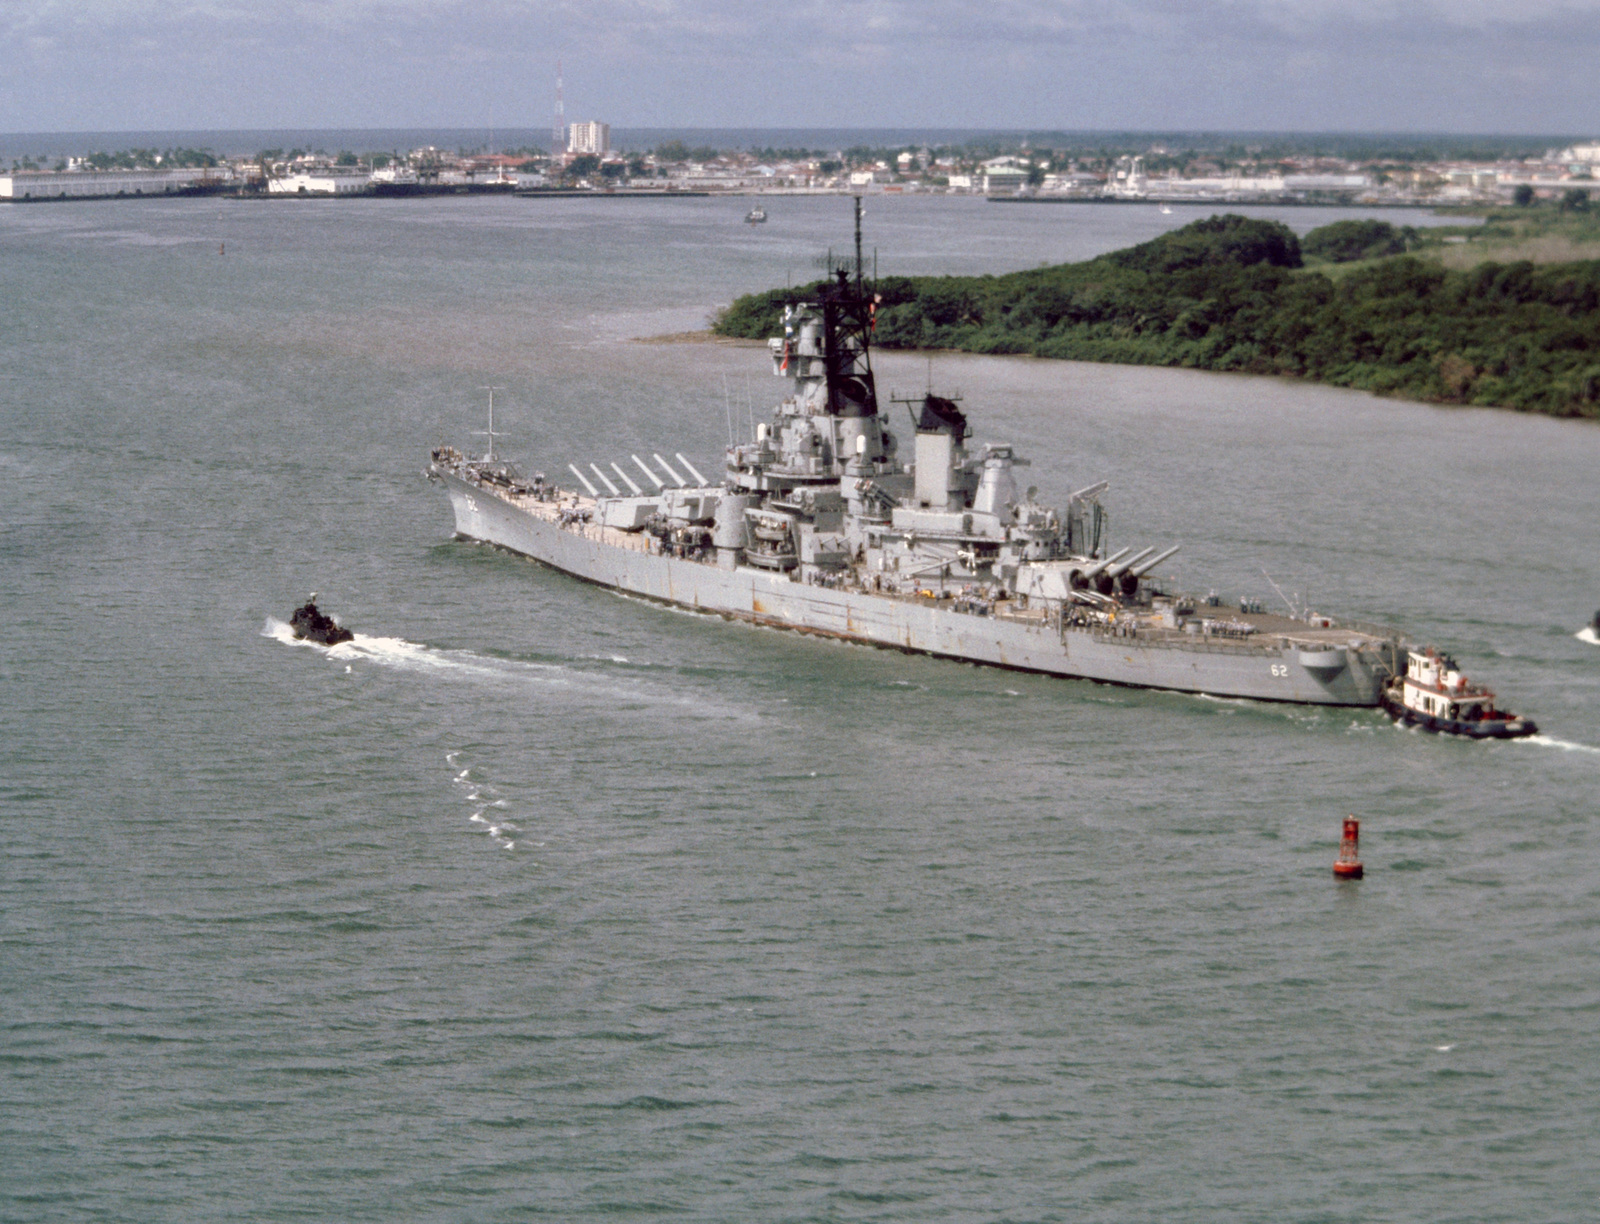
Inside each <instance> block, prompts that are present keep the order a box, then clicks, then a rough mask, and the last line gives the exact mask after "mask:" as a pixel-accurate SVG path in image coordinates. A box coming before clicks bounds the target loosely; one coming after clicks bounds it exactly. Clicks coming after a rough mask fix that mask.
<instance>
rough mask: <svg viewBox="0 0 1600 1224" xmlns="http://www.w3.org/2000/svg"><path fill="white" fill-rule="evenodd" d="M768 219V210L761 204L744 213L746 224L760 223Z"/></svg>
mask: <svg viewBox="0 0 1600 1224" xmlns="http://www.w3.org/2000/svg"><path fill="white" fill-rule="evenodd" d="M766 219H767V210H766V209H764V208H761V207H760V206H757V207H755V208H752V209H751V210H750V211H749V212H747V213H745V215H744V220H745V224H746V225H760V224H761V223H762V222H763V221H765V220H766Z"/></svg>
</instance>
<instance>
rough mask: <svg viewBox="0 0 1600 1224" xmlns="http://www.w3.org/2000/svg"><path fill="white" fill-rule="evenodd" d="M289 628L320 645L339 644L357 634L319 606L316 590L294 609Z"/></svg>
mask: <svg viewBox="0 0 1600 1224" xmlns="http://www.w3.org/2000/svg"><path fill="white" fill-rule="evenodd" d="M289 628H291V629H293V630H294V635H295V637H297V638H300V639H302V640H304V641H307V642H315V643H317V645H319V646H337V645H338V644H339V643H340V642H348V641H351V640H352V639H354V637H355V636H356V635H355V634H353V633H351V632H350V630H348V629H346V628H345V627H344V626H343V625H341V624H340V623H339V622H338V621H336V620H334V619H333V617H331V616H329V615H328V614H327V613H325V612H323V611H322V609H320V608H318V607H317V593H316V592H315V591H312V592H311V598H310V599H308V600H306V602H305V603H303V604H301V605H300V606H299V607H298V608H296V609H295V610H294V615H293V616H291V617H290V618H289Z"/></svg>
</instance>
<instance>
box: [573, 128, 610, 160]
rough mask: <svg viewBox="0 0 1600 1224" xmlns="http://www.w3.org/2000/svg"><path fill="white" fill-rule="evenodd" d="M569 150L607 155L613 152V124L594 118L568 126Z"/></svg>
mask: <svg viewBox="0 0 1600 1224" xmlns="http://www.w3.org/2000/svg"><path fill="white" fill-rule="evenodd" d="M567 152H568V153H576V154H578V155H579V156H582V155H583V154H586V153H587V154H592V155H594V156H596V157H603V156H605V155H606V154H607V153H609V152H611V125H610V124H609V123H596V122H594V121H593V120H590V121H589V122H587V123H574V124H572V125H571V126H570V127H568V128H567Z"/></svg>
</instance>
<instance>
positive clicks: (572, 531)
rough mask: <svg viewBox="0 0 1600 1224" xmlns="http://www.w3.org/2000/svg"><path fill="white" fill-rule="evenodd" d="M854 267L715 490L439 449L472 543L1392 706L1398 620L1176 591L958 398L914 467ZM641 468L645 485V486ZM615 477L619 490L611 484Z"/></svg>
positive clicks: (913, 646)
mask: <svg viewBox="0 0 1600 1224" xmlns="http://www.w3.org/2000/svg"><path fill="white" fill-rule="evenodd" d="M856 246H857V258H856V263H855V269H854V275H853V276H852V275H851V273H850V271H849V270H848V269H845V268H841V269H839V270H837V272H836V273H835V277H834V279H833V280H831V281H830V282H828V283H826V284H825V287H824V288H823V290H822V291H821V292H820V293H819V294H818V300H816V301H814V302H811V303H807V304H803V305H799V306H795V307H791V308H789V310H788V311H787V312H786V314H785V317H784V329H783V330H784V334H783V335H782V336H781V337H777V338H774V339H772V340H771V341H769V350H770V355H771V358H772V362H773V366H774V372H775V373H777V374H779V375H785V376H787V378H788V379H789V389H788V395H787V396H786V397H785V398H784V400H783V402H782V403H780V404H778V405H777V407H776V409H775V410H774V411H773V414H772V419H771V421H770V422H766V423H762V424H760V425H758V426H756V429H755V436H754V438H753V439H752V440H750V441H748V442H745V443H741V444H736V445H731V446H730V447H729V448H728V451H727V456H726V472H725V474H724V476H723V479H722V480H721V481H719V482H716V483H713V482H711V481H709V480H707V479H705V478H704V477H703V476H702V475H701V474H700V472H699V471H698V470H697V469H696V468H695V467H694V465H693V464H691V463H690V462H689V460H688V459H687V458H685V457H684V456H683V455H682V454H681V453H675V454H674V458H675V459H676V461H677V464H678V467H681V469H682V471H681V472H680V471H679V470H678V467H674V466H672V464H671V463H669V462H668V461H667V460H666V459H665V458H663V457H662V456H661V455H660V454H652V455H651V458H652V459H653V460H654V465H652V464H650V463H647V462H646V461H644V460H643V459H640V458H639V457H638V456H637V455H635V456H631V458H632V459H633V462H634V464H635V470H634V471H633V472H632V473H631V474H630V472H629V471H628V470H626V469H624V468H623V467H621V466H620V465H619V464H616V463H613V464H611V472H610V473H609V474H608V473H606V472H605V471H602V470H601V468H600V467H599V466H598V465H595V464H590V465H589V468H590V474H592V475H593V477H594V480H591V479H590V476H589V475H586V474H585V473H584V472H582V471H581V470H579V469H578V468H577V467H576V466H575V465H569V468H570V470H571V472H572V474H573V475H574V476H575V477H576V478H577V481H578V484H579V485H581V486H582V490H581V491H579V489H577V488H575V487H574V488H563V487H559V486H557V485H556V484H554V483H553V482H551V481H548V480H546V478H545V477H544V476H543V475H542V474H541V475H538V476H534V477H532V478H526V477H524V476H523V475H522V474H521V473H520V472H519V471H518V470H517V469H516V468H515V467H514V466H512V465H510V464H507V463H503V462H500V461H499V460H497V459H496V458H495V455H494V427H493V422H492V419H491V423H490V446H489V454H488V456H487V457H485V458H484V459H481V460H477V459H469V458H468V457H467V456H466V455H464V454H463V453H462V452H461V451H459V450H457V449H456V448H454V447H451V446H441V447H439V448H438V449H436V450H435V451H434V452H433V457H432V463H431V464H430V465H429V468H428V474H429V476H430V477H431V478H433V479H435V480H437V481H439V482H441V483H442V484H443V486H444V488H445V490H446V492H447V493H448V494H449V496H450V502H451V505H452V507H453V508H454V511H455V530H456V535H457V536H458V537H463V538H467V539H471V540H479V541H484V542H487V543H490V544H495V545H498V546H500V547H502V548H505V549H509V550H511V551H513V552H517V553H522V554H524V555H526V556H529V557H532V558H534V559H536V560H538V561H541V562H543V563H544V564H546V565H549V566H551V567H553V568H555V569H558V570H561V571H563V572H565V573H568V574H571V575H574V576H575V577H578V578H582V579H585V580H587V581H589V582H593V583H596V584H598V585H600V586H604V587H610V588H614V589H616V590H619V591H624V592H626V593H628V594H630V595H637V596H642V597H644V598H646V599H650V600H656V601H659V602H661V603H665V604H672V605H676V606H679V607H683V608H689V609H693V610H696V611H700V612H706V613H713V614H717V615H720V616H723V617H728V618H732V619H737V620H743V621H749V622H754V623H757V624H762V625H769V626H773V627H777V628H783V629H792V630H796V631H799V632H802V633H812V634H820V635H825V636H828V637H834V638H842V639H845V640H848V641H853V642H861V643H864V644H867V645H873V646H882V647H888V648H893V649H898V650H904V651H911V652H918V653H923V654H929V655H936V656H940V657H944V658H950V659H961V660H965V661H968V662H972V663H984V664H990V665H993V666H996V667H1007V668H1015V669H1019V670H1024V671H1032V672H1043V673H1048V674H1050V675H1056V676H1066V677H1076V678H1081V679H1086V680H1096V681H1101V682H1105V683H1112V684H1123V685H1136V686H1139V687H1144V688H1156V689H1172V690H1178V691H1181V692H1189V693H1205V694H1210V695H1213V696H1218V697H1246V698H1258V699H1263V700H1271V701H1292V702H1303V703H1307V704H1314V705H1336V706H1377V705H1378V704H1379V703H1380V701H1381V699H1382V696H1383V692H1384V689H1385V685H1386V684H1388V683H1390V682H1391V680H1392V678H1394V677H1396V676H1398V675H1400V674H1402V673H1403V671H1404V666H1405V660H1406V656H1407V649H1408V644H1407V643H1405V642H1404V641H1403V640H1402V638H1401V637H1400V635H1399V634H1398V633H1396V632H1395V631H1393V630H1390V629H1386V628H1383V627H1380V626H1374V625H1364V624H1358V623H1356V622H1354V621H1348V620H1334V619H1332V618H1330V617H1326V616H1316V615H1311V614H1309V613H1308V614H1305V615H1294V616H1280V615H1275V614H1271V613H1268V612H1267V611H1265V609H1264V608H1263V607H1262V606H1261V605H1260V604H1258V603H1256V602H1254V601H1251V600H1243V601H1240V602H1239V604H1238V606H1237V607H1234V606H1227V607H1224V606H1223V605H1222V604H1221V602H1220V601H1219V600H1218V599H1217V598H1216V597H1215V596H1206V597H1200V598H1196V597H1193V596H1186V595H1183V594H1180V593H1175V592H1169V591H1165V590H1163V589H1162V588H1161V587H1160V586H1159V585H1158V579H1157V577H1156V575H1155V571H1156V570H1157V569H1158V568H1159V567H1160V566H1161V565H1162V564H1163V563H1164V562H1166V561H1167V560H1168V559H1169V558H1170V557H1172V556H1173V555H1174V554H1175V553H1176V552H1177V551H1178V545H1176V544H1173V545H1170V546H1167V547H1160V546H1154V545H1152V546H1149V547H1145V548H1142V549H1136V548H1134V547H1131V546H1130V547H1124V548H1119V549H1116V550H1115V551H1113V550H1112V549H1111V547H1110V544H1109V542H1108V541H1107V540H1106V539H1105V538H1104V537H1105V536H1106V535H1107V534H1108V532H1107V521H1108V519H1107V515H1106V513H1105V511H1104V509H1103V507H1102V503H1101V500H1100V499H1101V497H1102V496H1103V495H1104V494H1105V492H1106V489H1107V485H1106V484H1105V483H1104V482H1101V483H1099V484H1094V485H1091V486H1089V487H1087V488H1084V489H1082V490H1080V491H1079V492H1077V493H1074V494H1073V495H1072V496H1071V497H1070V499H1069V500H1068V503H1067V505H1066V506H1065V507H1064V508H1057V507H1050V506H1045V505H1041V504H1039V503H1038V502H1037V501H1036V500H1035V498H1036V493H1035V490H1034V489H1033V488H1027V489H1026V490H1024V489H1022V488H1020V487H1019V485H1018V482H1017V476H1018V471H1017V469H1018V468H1019V467H1021V466H1024V465H1025V464H1026V462H1027V461H1026V460H1024V459H1022V458H1021V457H1019V456H1018V455H1016V454H1015V453H1014V451H1013V448H1012V447H1010V446H1008V445H1004V444H1000V443H995V442H989V443H984V444H981V445H980V444H976V443H974V441H973V440H972V436H971V430H970V428H969V427H968V424H967V418H966V415H965V413H964V412H963V411H962V409H961V407H960V406H959V405H958V404H957V402H956V401H954V400H952V399H948V398H944V397H941V396H937V395H934V394H932V393H931V391H930V392H929V393H928V394H927V395H925V396H923V397H921V398H920V400H917V401H913V405H912V407H913V416H914V419H915V436H914V438H913V440H912V454H911V455H910V456H905V455H904V454H903V452H902V450H901V447H900V444H899V440H898V439H897V438H896V436H895V434H894V432H893V431H892V430H891V429H890V428H889V422H888V420H887V416H886V413H885V412H884V411H882V410H881V408H880V403H879V399H878V394H877V388H876V384H875V382H874V380H873V373H872V363H871V339H872V329H873V322H874V318H873V316H874V312H875V299H874V297H873V295H872V294H871V292H870V290H869V288H868V287H867V286H865V285H864V284H863V281H862V277H861V262H860V254H859V252H860V218H859V203H858V214H857V237H856ZM636 476H637V477H640V478H642V480H643V481H644V483H643V484H641V483H640V482H639V480H636V479H635V477H636ZM613 477H615V479H613Z"/></svg>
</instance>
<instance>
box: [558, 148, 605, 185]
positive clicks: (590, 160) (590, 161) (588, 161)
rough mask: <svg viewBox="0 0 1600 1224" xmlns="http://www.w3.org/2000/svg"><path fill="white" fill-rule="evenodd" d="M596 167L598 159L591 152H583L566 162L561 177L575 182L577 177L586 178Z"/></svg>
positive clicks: (598, 165) (598, 166) (598, 164)
mask: <svg viewBox="0 0 1600 1224" xmlns="http://www.w3.org/2000/svg"><path fill="white" fill-rule="evenodd" d="M598 169H600V159H599V158H598V157H596V156H595V155H594V154H593V153H585V154H583V155H582V156H580V157H574V158H573V159H572V160H571V161H570V162H568V163H567V168H566V169H565V170H563V171H562V172H561V177H562V178H564V179H567V180H569V181H572V182H576V181H577V180H578V179H581V178H588V177H589V176H590V175H591V174H593V173H594V172H595V171H596V170H598Z"/></svg>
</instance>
